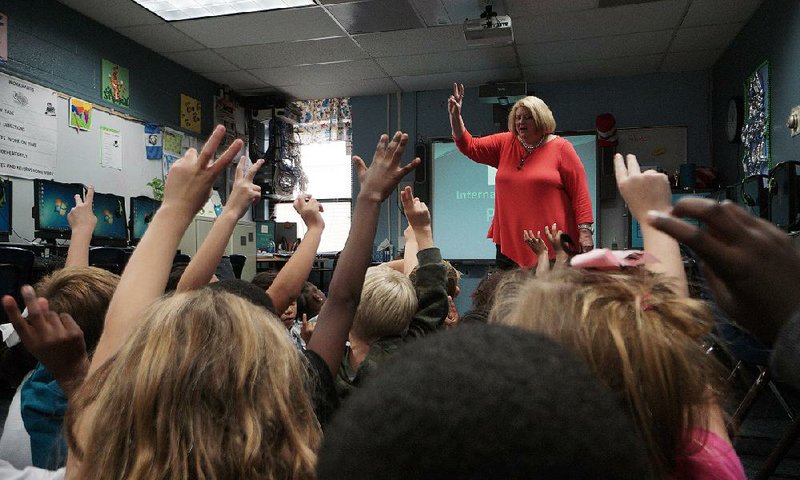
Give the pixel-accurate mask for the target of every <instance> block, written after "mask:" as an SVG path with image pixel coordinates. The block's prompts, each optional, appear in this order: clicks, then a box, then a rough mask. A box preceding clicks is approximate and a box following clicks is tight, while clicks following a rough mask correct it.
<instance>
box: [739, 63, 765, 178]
mask: <svg viewBox="0 0 800 480" xmlns="http://www.w3.org/2000/svg"><path fill="white" fill-rule="evenodd" d="M744 93H745V95H744V99H745V100H744V125H743V127H742V145H743V146H744V153H743V154H742V167H743V169H744V174H745V176H751V175H766V174H767V173H769V169H770V167H771V166H772V155H771V151H770V130H769V126H770V125H769V124H770V115H769V114H770V101H769V63H768V62H764V63H762V64H761V65H759V66H758V68H756V70H755V71H754V72H753V74H752V75H750V76H749V77H747V80H746V81H745V84H744Z"/></svg>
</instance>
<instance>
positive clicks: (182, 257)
mask: <svg viewBox="0 0 800 480" xmlns="http://www.w3.org/2000/svg"><path fill="white" fill-rule="evenodd" d="M191 260H192V257H190V256H189V255H186V254H185V253H176V254H175V258H173V259H172V264H173V265H175V264H177V263H189V262H190V261H191Z"/></svg>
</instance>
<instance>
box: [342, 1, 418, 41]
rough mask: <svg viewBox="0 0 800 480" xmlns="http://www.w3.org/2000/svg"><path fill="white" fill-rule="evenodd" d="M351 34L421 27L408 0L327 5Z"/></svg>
mask: <svg viewBox="0 0 800 480" xmlns="http://www.w3.org/2000/svg"><path fill="white" fill-rule="evenodd" d="M326 8H327V9H328V11H329V12H330V13H331V15H333V16H334V17H336V20H338V21H339V23H341V24H342V27H344V29H345V30H347V31H348V32H350V33H351V34H355V33H369V32H389V31H392V30H407V29H409V28H421V27H424V26H425V25H424V24H423V23H422V22H421V21H420V19H419V17H417V14H416V12H415V11H414V9H413V8H411V5H410V4H409V3H408V0H369V1H365V2H353V3H341V4H337V5H330V6H328V7H326Z"/></svg>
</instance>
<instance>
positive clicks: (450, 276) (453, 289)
mask: <svg viewBox="0 0 800 480" xmlns="http://www.w3.org/2000/svg"><path fill="white" fill-rule="evenodd" d="M443 262H444V265H445V267H447V287H446V288H447V295H449V296H451V297H453V298H456V297H457V296H458V294H459V293H461V287H459V285H458V283H459V281H460V280H461V272H459V271H458V269H456V267H454V266H453V264H452V263H450V262H448V261H447V260H443ZM418 269H419V265H417V266H416V267H414V269H413V270H411V273H409V274H408V278H410V279H411V282H412V283H414V282H416V281H417V270H418Z"/></svg>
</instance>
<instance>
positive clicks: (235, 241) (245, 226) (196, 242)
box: [178, 216, 256, 281]
mask: <svg viewBox="0 0 800 480" xmlns="http://www.w3.org/2000/svg"><path fill="white" fill-rule="evenodd" d="M213 225H214V219H213V218H210V217H199V216H198V217H195V218H194V220H193V221H192V223H191V224H190V225H189V228H187V229H186V233H184V234H183V238H181V243H180V244H179V245H178V249H179V250H180V251H181V253H185V254H187V255H190V256H194V254H195V253H197V249H198V248H200V245H202V244H203V241H204V240H205V239H206V237H207V236H208V232H210V231H211V227H212V226H213ZM231 254H239V255H244V256H245V257H246V258H247V260H246V261H245V264H244V268H243V269H242V280H247V281H250V280H252V279H253V276H255V274H256V224H255V223H253V222H249V221H245V220H239V221H238V222H236V226H235V227H234V229H233V234H232V235H231V238H230V239H229V240H228V245H227V247H226V248H225V255H231Z"/></svg>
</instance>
